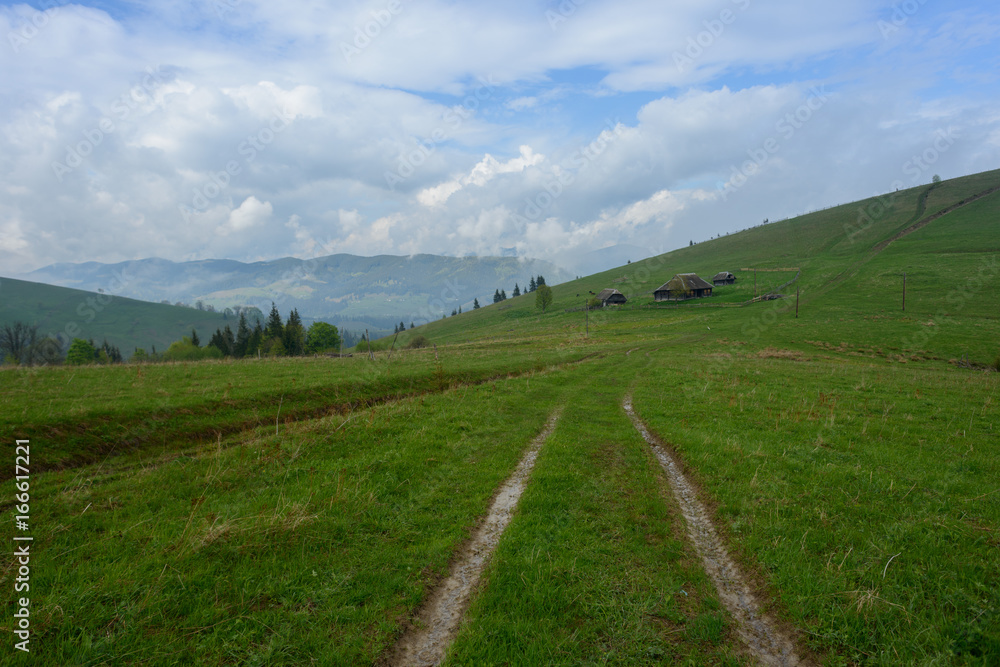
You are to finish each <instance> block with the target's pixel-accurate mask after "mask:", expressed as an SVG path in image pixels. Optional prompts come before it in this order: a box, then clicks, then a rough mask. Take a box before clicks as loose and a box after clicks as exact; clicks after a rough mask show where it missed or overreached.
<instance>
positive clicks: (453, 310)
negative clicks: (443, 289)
mask: <svg viewBox="0 0 1000 667" xmlns="http://www.w3.org/2000/svg"><path fill="white" fill-rule="evenodd" d="M456 315H458V311H457V310H455V309H454V308H452V309H451V316H452V317H455V316H456Z"/></svg>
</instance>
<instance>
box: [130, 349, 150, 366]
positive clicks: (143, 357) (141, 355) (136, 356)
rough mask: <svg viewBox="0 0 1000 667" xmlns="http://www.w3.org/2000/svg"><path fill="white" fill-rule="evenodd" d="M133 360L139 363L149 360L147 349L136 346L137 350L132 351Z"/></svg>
mask: <svg viewBox="0 0 1000 667" xmlns="http://www.w3.org/2000/svg"><path fill="white" fill-rule="evenodd" d="M132 361H133V362H135V363H137V364H139V363H143V362H145V361H149V355H148V354H146V350H144V349H142V348H141V347H137V348H135V352H133V353H132Z"/></svg>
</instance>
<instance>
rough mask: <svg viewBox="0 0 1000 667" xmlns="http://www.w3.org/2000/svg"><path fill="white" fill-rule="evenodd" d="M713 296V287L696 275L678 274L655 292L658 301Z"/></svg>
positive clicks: (654, 296)
mask: <svg viewBox="0 0 1000 667" xmlns="http://www.w3.org/2000/svg"><path fill="white" fill-rule="evenodd" d="M706 296H712V286H711V285H709V284H708V283H707V282H705V281H704V280H702V279H701V278H699V277H698V276H697V275H696V274H694V273H678V274H677V275H676V276H674V277H673V278H671V279H670V280H668V281H667V282H665V283H663V284H662V285H660V286H659V287H658V288H657V289H656V290H655V291H654V292H653V298H654V299H655V300H656V301H683V300H684V299H700V298H702V297H706Z"/></svg>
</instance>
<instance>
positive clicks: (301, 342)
mask: <svg viewBox="0 0 1000 667" xmlns="http://www.w3.org/2000/svg"><path fill="white" fill-rule="evenodd" d="M281 342H282V344H283V346H284V348H285V354H287V355H288V356H290V357H298V356H301V355H302V353H303V352H305V349H306V329H305V327H304V326H303V325H302V318H301V317H299V311H298V309H297V308H292V312H290V313H289V314H288V322H287V323H286V324H285V331H284V334H283V336H282V338H281Z"/></svg>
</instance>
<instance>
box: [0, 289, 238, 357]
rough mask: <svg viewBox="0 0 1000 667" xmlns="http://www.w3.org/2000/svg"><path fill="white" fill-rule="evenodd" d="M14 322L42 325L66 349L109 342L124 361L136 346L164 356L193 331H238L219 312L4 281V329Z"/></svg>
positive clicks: (0, 292)
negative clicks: (81, 342)
mask: <svg viewBox="0 0 1000 667" xmlns="http://www.w3.org/2000/svg"><path fill="white" fill-rule="evenodd" d="M14 322H25V323H27V324H29V325H38V333H39V335H42V336H54V337H57V338H59V339H60V340H62V341H64V347H65V343H68V342H69V341H70V340H72V339H73V338H84V339H93V340H94V341H96V342H97V343H101V342H102V341H104V340H107V341H108V343H110V344H111V345H114V346H116V347H118V349H120V350H121V352H122V355H123V356H125V357H126V358H128V357H130V356H131V355H132V353H133V351H134V350H135V348H137V347H141V348H143V349H145V350H146V351H147V352H150V351H151V349H152V348H154V347H155V348H156V350H157V351H159V352H163V351H165V350H166V349H167V347H168V346H169V345H170V343H172V342H173V341H175V340H179V339H180V338H181V337H182V336H188V335H190V334H191V329H192V328H193V329H195V330H196V331H197V332H198V336H199V337H200V338H202V339H203V341H207V340H208V339H209V337H210V336H211V335H212V333H213V332H214V331H215V330H216V329H218V328H220V327H224V326H225V325H226V324H227V323H228V324H231V325H232V326H233V328H235V326H236V322H233V321H229V320H227V319H226V318H225V317H224V316H223V315H222V314H221V313H210V312H206V311H201V310H195V309H194V308H184V307H182V306H168V305H165V304H159V303H148V302H145V301H136V300H135V299H127V298H125V297H120V296H113V295H110V294H103V293H97V292H85V291H82V290H76V289H69V288H66V287H55V286H52V285H43V284H41V283H32V282H27V281H24V280H15V279H13V278H2V279H0V325H3V324H12V323H14Z"/></svg>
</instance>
